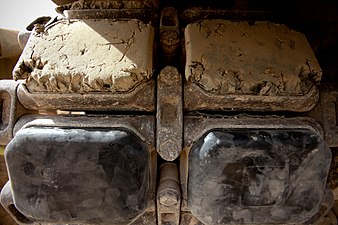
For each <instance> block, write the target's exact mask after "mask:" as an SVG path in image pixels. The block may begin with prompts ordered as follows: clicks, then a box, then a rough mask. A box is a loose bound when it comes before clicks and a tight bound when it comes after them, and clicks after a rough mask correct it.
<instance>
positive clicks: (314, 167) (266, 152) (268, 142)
mask: <svg viewBox="0 0 338 225" xmlns="http://www.w3.org/2000/svg"><path fill="white" fill-rule="evenodd" d="M330 162H331V151H330V149H329V148H328V147H327V146H326V145H325V143H324V142H323V140H322V139H321V138H320V137H319V136H318V135H317V134H316V133H314V132H312V131H309V130H213V131H210V132H208V133H207V134H205V135H204V136H203V137H202V138H201V139H200V140H199V141H198V142H197V143H196V144H195V145H193V147H192V149H191V151H190V154H189V183H188V205H189V209H190V211H191V212H192V214H193V215H194V216H196V217H197V218H198V219H199V220H200V221H202V222H203V223H205V224H243V223H245V224H290V223H296V224H298V223H303V222H306V221H307V220H309V219H310V218H311V217H312V216H313V215H314V214H315V213H317V211H318V210H319V206H320V204H321V201H322V197H323V193H324V188H325V184H326V178H327V174H328V170H329V166H330Z"/></svg>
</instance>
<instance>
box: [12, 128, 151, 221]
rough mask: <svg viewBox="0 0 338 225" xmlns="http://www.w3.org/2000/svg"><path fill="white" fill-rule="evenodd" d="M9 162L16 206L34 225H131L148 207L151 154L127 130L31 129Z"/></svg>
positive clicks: (17, 140) (15, 144)
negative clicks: (34, 222) (47, 224)
mask: <svg viewBox="0 0 338 225" xmlns="http://www.w3.org/2000/svg"><path fill="white" fill-rule="evenodd" d="M6 160H7V163H8V166H9V174H10V178H11V184H12V188H13V197H14V202H15V205H16V207H17V209H18V210H19V211H20V212H22V213H23V214H24V215H25V216H26V217H27V218H30V219H32V220H33V221H40V222H45V223H60V224H66V223H67V224H68V223H72V224H74V223H75V224H76V223H79V224H83V223H84V224H88V223H90V224H128V223H130V222H131V221H133V220H134V219H136V218H137V217H138V216H140V215H142V214H143V213H144V211H145V209H146V207H147V198H148V190H149V180H148V179H149V165H148V163H149V154H148V151H147V148H146V146H145V145H144V144H143V143H142V142H141V141H140V140H139V139H138V138H137V137H136V136H135V135H134V134H132V133H130V132H128V131H124V130H113V131H108V130H82V129H58V128H27V129H24V130H22V131H20V132H18V133H17V135H16V136H15V138H14V139H13V140H12V142H11V143H10V144H9V145H8V146H7V148H6Z"/></svg>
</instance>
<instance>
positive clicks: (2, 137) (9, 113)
mask: <svg viewBox="0 0 338 225" xmlns="http://www.w3.org/2000/svg"><path fill="white" fill-rule="evenodd" d="M19 84H20V82H17V81H14V80H0V145H7V144H8V143H9V142H10V141H11V139H12V138H13V128H14V125H15V123H16V121H17V120H18V118H20V117H21V116H23V115H25V114H27V113H29V112H30V111H28V110H27V109H25V108H24V107H23V106H22V105H21V104H20V102H19V101H18V98H17V95H16V90H17V87H18V85H19Z"/></svg>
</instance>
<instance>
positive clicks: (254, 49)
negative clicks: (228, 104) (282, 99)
mask: <svg viewBox="0 0 338 225" xmlns="http://www.w3.org/2000/svg"><path fill="white" fill-rule="evenodd" d="M185 48H186V67H185V76H186V79H187V80H188V81H191V82H193V83H196V84H198V85H199V86H201V87H202V88H203V89H204V90H206V91H208V92H211V93H214V94H221V95H223V94H251V95H272V96H280V95H282V96H283V95H304V94H305V93H307V92H308V91H309V89H310V88H311V87H312V86H313V85H314V84H317V83H318V82H319V81H320V80H321V76H322V72H321V68H320V66H319V64H318V62H317V60H316V58H315V55H314V53H313V51H312V49H311V47H310V45H309V43H308V41H307V39H306V37H305V36H304V35H303V34H301V33H299V32H296V31H293V30H290V29H289V28H288V27H286V26H285V25H279V24H273V23H270V22H256V23H255V24H254V25H251V24H249V23H247V22H231V21H225V20H203V21H198V22H195V23H192V24H189V25H188V26H187V27H186V29H185Z"/></svg>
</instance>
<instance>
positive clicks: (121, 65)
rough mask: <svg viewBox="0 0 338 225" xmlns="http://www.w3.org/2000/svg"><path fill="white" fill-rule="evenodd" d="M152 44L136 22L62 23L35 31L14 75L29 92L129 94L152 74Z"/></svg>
mask: <svg viewBox="0 0 338 225" xmlns="http://www.w3.org/2000/svg"><path fill="white" fill-rule="evenodd" d="M153 41H154V30H153V27H152V26H151V25H149V24H144V23H142V22H141V21H139V20H130V21H115V20H82V21H77V20H71V21H64V20H63V21H60V22H57V23H56V24H53V25H51V26H50V27H48V28H47V29H45V30H37V28H35V32H34V33H33V34H32V36H31V37H30V40H29V41H28V44H27V46H26V48H25V51H24V53H23V54H22V56H21V58H20V59H19V62H18V64H17V65H16V68H15V69H14V72H13V76H14V78H15V79H23V78H26V84H27V87H28V89H29V91H31V92H62V93H73V92H77V93H86V92H97V91H109V92H127V91H130V90H131V89H133V88H134V87H135V86H137V85H138V84H140V83H141V82H144V81H146V80H148V79H149V78H150V77H151V76H152V70H153V64H152V60H153Z"/></svg>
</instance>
